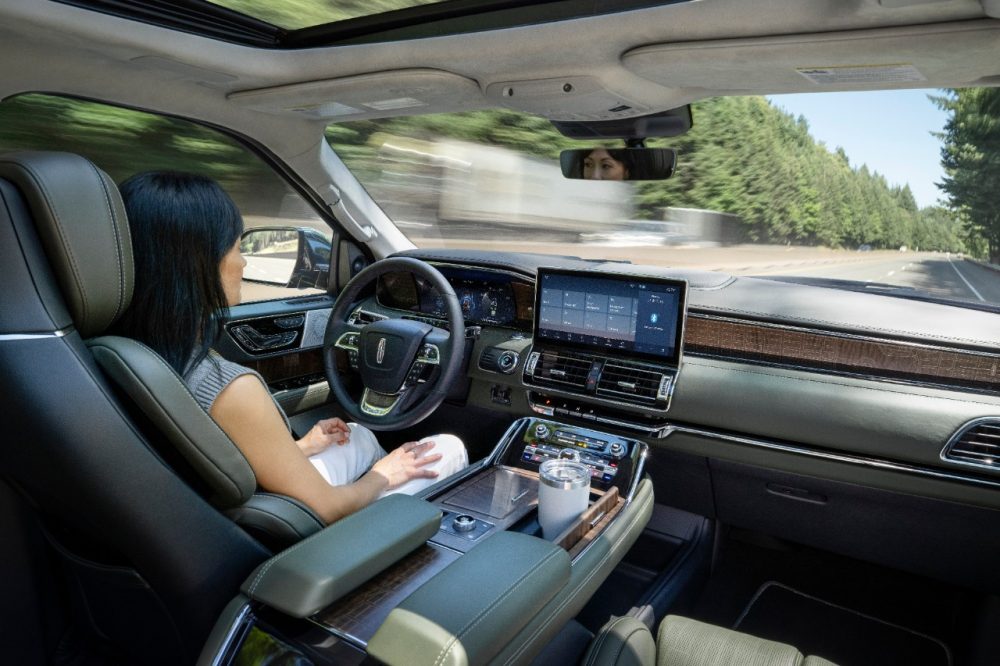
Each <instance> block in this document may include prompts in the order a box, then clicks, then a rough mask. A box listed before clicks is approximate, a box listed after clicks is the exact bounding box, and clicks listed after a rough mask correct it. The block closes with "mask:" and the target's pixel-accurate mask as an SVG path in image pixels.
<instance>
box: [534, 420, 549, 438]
mask: <svg viewBox="0 0 1000 666" xmlns="http://www.w3.org/2000/svg"><path fill="white" fill-rule="evenodd" d="M535 437H537V438H538V439H548V437H549V427H548V426H547V425H545V424H544V423H539V424H538V425H536V426H535Z"/></svg>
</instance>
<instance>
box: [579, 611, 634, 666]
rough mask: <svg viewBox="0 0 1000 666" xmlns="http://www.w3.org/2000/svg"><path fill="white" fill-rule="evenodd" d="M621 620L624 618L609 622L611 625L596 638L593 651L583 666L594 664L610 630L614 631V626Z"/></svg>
mask: <svg viewBox="0 0 1000 666" xmlns="http://www.w3.org/2000/svg"><path fill="white" fill-rule="evenodd" d="M623 619H624V616H622V617H616V618H615V619H614V620H613V621H612V622H611V625H610V626H609V627H608V628H607V630H606V631H603V632H601V635H600V636H599V637H598V639H597V643H595V644H594V646H593V649H592V651H591V653H590V657H589V658H588V659H587V663H586V665H585V666H592V664H594V663H596V662H595V661H594V660H595V659H597V655H598V654H599V653H600V651H601V648H602V647H604V643H605V642H607V639H608V637H609V636H610V635H611V630H612V629H614V628H615V625H616V624H618V623H619V622H621V621H622V620H623Z"/></svg>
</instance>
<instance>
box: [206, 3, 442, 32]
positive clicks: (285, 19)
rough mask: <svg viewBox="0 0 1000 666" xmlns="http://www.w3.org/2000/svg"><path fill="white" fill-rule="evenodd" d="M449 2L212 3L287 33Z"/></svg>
mask: <svg viewBox="0 0 1000 666" xmlns="http://www.w3.org/2000/svg"><path fill="white" fill-rule="evenodd" d="M447 1H448V0H212V2H213V4H216V5H219V6H220V7H225V8H227V9H232V10H233V11H237V12H240V13H241V14H246V15H247V16H252V17H253V18H255V19H258V20H261V21H265V22H267V23H271V24H273V25H276V26H278V27H280V28H284V29H286V30H298V29H299V28H311V27H313V26H317V25H323V24H325V23H332V22H334V21H345V20H347V19H356V18H361V17H365V16H375V15H377V14H384V13H386V12H391V11H393V10H396V9H408V8H410V7H417V6H420V5H436V4H440V3H442V2H447Z"/></svg>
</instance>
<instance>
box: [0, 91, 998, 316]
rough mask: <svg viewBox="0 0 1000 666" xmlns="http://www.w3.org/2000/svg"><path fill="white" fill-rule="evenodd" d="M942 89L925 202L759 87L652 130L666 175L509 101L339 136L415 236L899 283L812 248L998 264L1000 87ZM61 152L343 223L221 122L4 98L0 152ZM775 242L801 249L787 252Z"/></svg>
mask: <svg viewBox="0 0 1000 666" xmlns="http://www.w3.org/2000/svg"><path fill="white" fill-rule="evenodd" d="M828 94H831V95H832V94H835V93H828ZM931 94H932V97H931V99H932V100H933V103H936V104H938V105H939V106H940V107H941V108H943V109H945V110H946V111H947V112H948V114H949V120H948V123H947V125H946V126H945V129H944V131H943V132H942V133H941V136H940V140H941V158H942V164H943V166H944V170H945V178H944V181H943V182H942V183H940V186H941V189H942V191H943V192H944V193H945V194H946V201H945V202H944V203H943V204H942V205H934V206H927V207H923V208H920V207H918V205H917V203H916V201H915V199H914V197H913V194H912V192H911V190H910V188H909V186H908V185H906V184H903V185H898V184H894V183H891V182H890V180H888V179H887V178H886V177H885V176H884V175H883V174H879V173H876V172H873V171H871V170H869V169H868V167H867V166H865V165H860V166H857V167H854V166H852V165H851V162H850V160H849V158H848V155H847V154H846V153H845V152H844V150H843V149H841V148H837V147H833V148H830V147H828V146H826V145H825V144H823V143H820V142H818V141H816V140H815V139H814V138H813V137H812V136H811V135H810V133H809V125H808V122H807V121H806V119H805V118H802V117H793V116H792V115H791V114H789V113H786V112H785V111H783V110H782V109H780V108H777V107H776V106H774V105H772V104H771V102H770V101H768V100H767V99H765V98H762V97H727V98H717V99H711V100H705V101H702V102H698V103H696V104H694V105H693V116H694V119H695V121H694V127H693V129H692V130H691V131H690V132H689V133H687V134H685V135H683V136H680V137H675V138H671V139H663V140H650V142H649V144H650V145H663V146H667V147H671V148H675V149H676V150H677V151H678V154H679V157H678V166H677V169H676V173H675V175H674V177H673V178H671V179H669V180H665V181H643V182H631V183H623V182H609V181H605V182H601V183H595V182H593V181H580V180H566V179H564V178H563V177H562V175H561V173H560V170H559V166H558V155H559V152H560V151H561V150H564V149H569V148H580V147H586V146H587V145H594V144H583V143H580V142H576V141H572V140H569V139H566V138H565V137H563V136H562V135H560V134H559V133H558V132H557V131H556V130H555V129H554V127H553V126H552V124H551V123H550V122H549V121H547V120H546V119H544V118H540V117H535V116H529V115H525V114H521V113H516V112H513V111H508V110H485V111H473V112H466V113H457V114H441V115H425V116H406V117H399V118H387V119H381V120H370V121H357V122H351V123H341V124H333V125H331V126H330V127H329V128H328V129H327V137H328V139H329V141H330V143H331V145H332V146H333V148H334V149H335V150H336V152H337V153H338V155H340V157H341V158H342V159H343V160H344V162H345V163H346V164H347V165H348V167H349V168H350V169H351V171H352V172H353V173H354V174H355V175H356V176H357V178H358V179H359V180H360V181H361V183H362V184H363V185H364V186H365V187H366V188H367V189H368V191H369V192H370V193H371V195H372V196H373V198H374V199H375V200H376V202H377V203H378V204H379V205H380V206H381V207H382V208H383V209H384V210H385V212H386V213H387V215H388V216H389V217H390V218H391V219H393V220H394V222H395V223H396V224H397V225H398V226H399V227H400V229H401V230H402V231H403V232H404V233H405V234H406V235H407V236H408V237H409V238H410V239H411V240H412V241H413V242H414V243H415V244H417V245H418V246H445V247H449V246H451V247H496V248H502V249H523V250H526V251H539V252H550V253H551V252H554V253H560V254H573V255H578V256H595V257H601V258H607V259H629V260H633V261H636V262H640V261H641V262H642V263H646V264H651V265H681V266H693V267H700V268H706V269H721V270H728V271H730V272H735V273H750V274H754V273H760V274H773V273H778V272H782V271H784V272H787V273H789V274H791V273H798V271H797V270H795V269H794V267H795V266H796V265H797V264H801V265H803V266H808V268H807V272H808V274H810V275H824V276H826V277H835V278H838V279H853V280H862V281H866V282H873V281H874V282H888V283H893V284H896V283H897V281H898V280H899V279H900V277H899V276H900V275H902V274H903V273H904V272H905V271H906V270H907V264H905V263H904V264H900V265H899V266H898V267H897V266H895V265H893V266H879V268H878V269H877V270H876V269H873V270H872V271H870V272H866V273H864V274H863V275H862V274H857V275H855V274H843V273H829V274H827V273H825V272H824V271H823V270H820V269H818V268H817V267H816V263H815V262H816V261H824V262H829V261H841V262H843V261H849V262H857V261H860V260H864V261H867V262H874V261H875V260H877V259H880V258H881V257H883V255H884V254H885V253H887V252H892V253H894V254H893V260H894V261H895V260H896V258H897V257H896V255H899V254H901V253H900V250H907V254H906V259H907V261H908V262H910V263H911V264H912V263H913V262H919V261H921V260H922V259H923V258H925V255H928V254H929V253H930V254H933V253H941V254H942V255H943V256H946V257H952V256H958V255H962V256H965V257H970V258H976V259H978V260H982V261H984V262H992V263H993V264H1000V215H997V213H996V212H995V211H996V206H995V192H997V191H1000V161H998V160H997V159H996V154H997V153H996V147H997V146H998V145H1000V141H998V139H1000V102H998V100H1000V90H998V89H990V88H984V89H964V90H957V91H936V92H935V91H932V93H931ZM928 103H932V102H930V101H929V102H928ZM54 148H58V149H62V150H67V151H70V152H75V153H79V154H82V155H84V156H86V157H88V158H90V159H91V160H93V161H94V162H95V163H97V164H98V165H99V166H101V167H102V168H103V169H105V170H106V171H108V172H109V173H110V174H111V176H112V177H113V178H114V179H115V180H116V181H121V180H123V179H124V178H126V177H128V176H129V175H131V174H133V173H136V172H138V171H143V170H147V169H164V168H169V169H176V170H180V171H191V172H196V173H202V174H205V175H208V176H210V177H212V178H215V179H216V180H218V181H219V182H220V183H221V184H222V185H223V186H224V187H225V188H226V190H227V191H228V192H229V193H230V194H231V195H232V196H233V198H234V199H235V200H236V202H237V204H238V205H239V206H240V208H241V210H242V211H243V213H244V217H245V220H246V222H247V227H248V228H250V227H254V226H275V225H289V226H306V227H310V228H314V229H317V230H320V231H322V232H323V233H324V234H325V235H326V236H327V237H328V238H329V237H330V235H331V232H330V229H329V226H328V225H327V224H326V223H325V222H324V221H323V220H322V219H320V216H319V215H318V214H317V212H316V211H315V210H314V209H313V208H312V207H311V206H310V205H309V204H307V203H306V202H305V201H304V200H303V199H302V197H301V196H300V195H299V194H298V193H296V192H295V191H293V190H292V189H291V188H290V187H289V186H288V184H287V183H285V182H284V181H282V180H281V179H280V178H278V177H277V176H276V175H275V174H274V173H273V172H272V171H271V169H270V168H269V167H268V166H267V165H266V164H265V163H263V162H262V161H261V159H260V158H259V157H257V156H256V155H254V154H253V153H251V152H250V151H249V150H248V149H247V148H246V147H244V146H243V145H241V144H240V143H239V142H237V141H236V140H234V139H231V138H229V137H226V136H223V135H221V134H220V133H218V132H216V131H214V130H211V129H208V128H204V127H201V126H198V125H196V124H194V123H190V122H188V121H184V120H179V119H174V118H168V117H163V116H157V115H153V114H147V113H143V112H139V111H134V110H129V109H121V108H115V107H109V106H107V105H102V104H98V103H94V102H88V101H82V100H74V99H67V98H60V97H53V96H48V95H41V94H31V95H22V96H18V97H15V98H11V99H8V100H6V101H4V102H3V103H0V149H2V150H13V149H54ZM859 251H861V252H865V254H864V255H863V256H861V255H859V254H858V253H859ZM754 252H756V254H754ZM782 253H783V254H782ZM778 254H781V256H782V257H785V258H790V257H793V256H794V257H796V259H795V260H790V261H785V262H780V261H778V262H776V260H775V259H774V257H775V256H776V255H778ZM799 257H801V258H802V259H801V261H799V259H798V258H799ZM859 257H860V258H859ZM942 261H943V260H942ZM948 261H949V262H950V261H951V259H950V258H949V259H948ZM785 267H787V269H786V268H785ZM883 268H884V269H885V270H883ZM910 270H911V271H912V270H913V267H912V266H911V267H910ZM931 273H933V275H930V276H925V279H922V280H914V279H909V280H908V281H907V282H905V284H907V285H909V286H912V287H915V288H921V289H925V290H928V291H931V292H933V291H934V289H935V285H936V284H937V283H938V282H940V281H941V280H943V279H945V278H944V276H945V274H948V275H951V274H952V273H959V276H958V277H961V281H962V282H964V283H966V284H968V280H967V278H966V276H965V275H964V274H963V273H961V272H960V271H959V268H957V267H953V268H947V267H945V268H942V269H940V270H938V269H935V270H934V271H931ZM952 278H953V279H955V280H957V279H958V278H957V277H956V276H954V275H952ZM984 279H985V278H984ZM992 281H993V282H998V280H997V279H996V276H994V278H993V279H992ZM959 285H961V282H959ZM993 288H994V287H993V286H992V285H985V286H984V285H982V284H980V285H979V286H975V285H970V286H969V287H964V286H961V287H960V288H958V287H956V288H951V287H949V288H948V289H946V290H945V292H944V293H946V294H947V295H949V296H954V297H958V298H973V299H975V298H978V299H979V300H981V301H982V300H989V301H993V302H1000V296H998V297H993V296H984V294H985V293H986V292H992V290H993Z"/></svg>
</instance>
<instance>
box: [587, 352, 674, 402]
mask: <svg viewBox="0 0 1000 666" xmlns="http://www.w3.org/2000/svg"><path fill="white" fill-rule="evenodd" d="M662 380H663V375H662V374H660V373H659V372H655V371H653V370H648V369H646V368H641V367H638V366H636V365H633V364H631V363H628V362H626V361H618V360H610V359H609V360H608V361H607V362H606V363H605V364H604V371H603V372H602V373H601V379H600V381H598V382H597V395H599V396H602V397H605V398H612V399H622V398H627V399H630V400H633V401H635V400H638V401H642V402H646V403H650V404H653V403H655V402H656V400H657V394H658V393H659V390H660V383H661V381H662Z"/></svg>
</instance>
